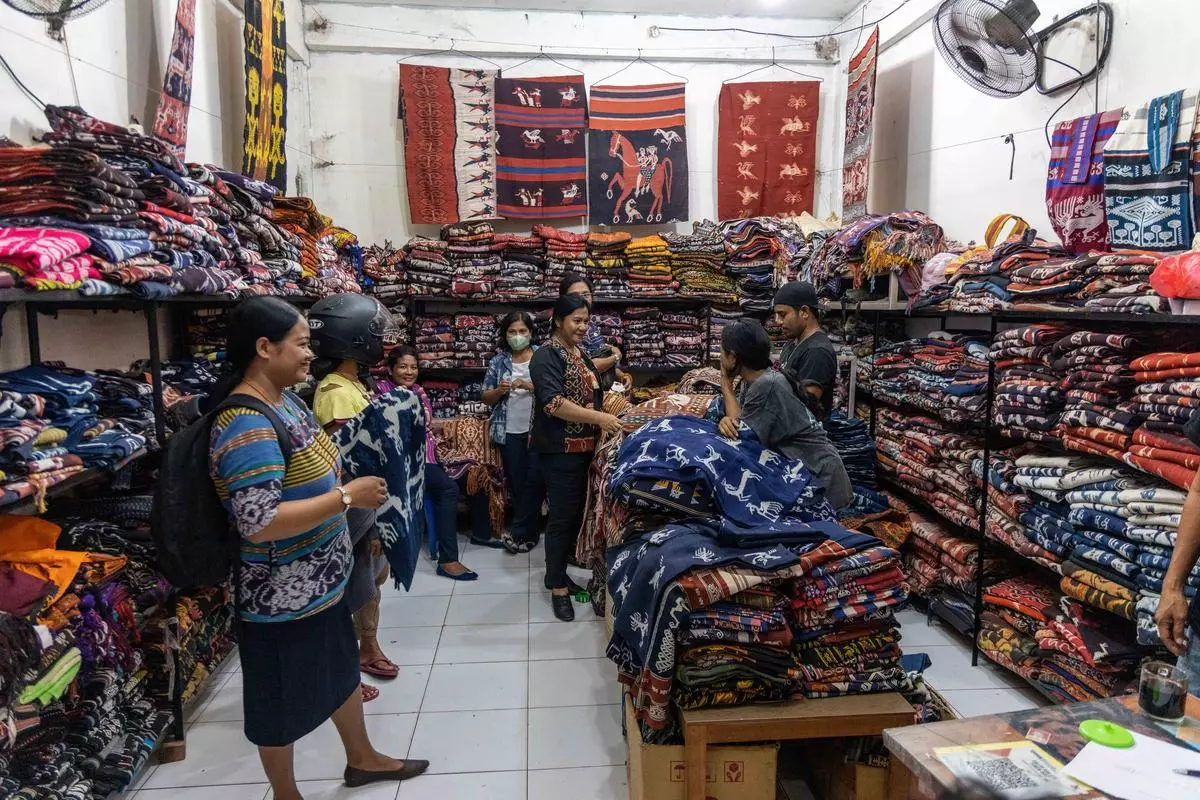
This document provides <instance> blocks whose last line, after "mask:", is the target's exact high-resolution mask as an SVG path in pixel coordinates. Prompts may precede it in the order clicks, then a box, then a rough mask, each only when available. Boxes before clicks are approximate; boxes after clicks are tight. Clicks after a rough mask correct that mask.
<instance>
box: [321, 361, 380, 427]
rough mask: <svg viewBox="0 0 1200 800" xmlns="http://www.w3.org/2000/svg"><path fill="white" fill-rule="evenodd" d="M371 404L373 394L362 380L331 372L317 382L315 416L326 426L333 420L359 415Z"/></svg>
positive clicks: (342, 419) (322, 425)
mask: <svg viewBox="0 0 1200 800" xmlns="http://www.w3.org/2000/svg"><path fill="white" fill-rule="evenodd" d="M370 404H371V395H370V394H369V393H368V392H367V387H366V386H363V385H362V383H361V382H360V381H358V380H356V379H354V378H347V377H346V376H345V375H339V374H338V373H336V372H331V373H329V374H328V375H326V376H325V377H324V378H322V379H321V382H320V383H318V384H317V394H316V397H315V398H314V399H313V416H315V417H316V418H317V422H318V423H320V425H321V427H325V426H326V425H328V424H329V423H331V422H337V421H345V420H348V419H353V418H354V417H357V416H358V415H359V414H361V413H362V412H363V409H365V408H366V407H367V406H369V405H370Z"/></svg>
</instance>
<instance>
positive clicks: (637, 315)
mask: <svg viewBox="0 0 1200 800" xmlns="http://www.w3.org/2000/svg"><path fill="white" fill-rule="evenodd" d="M621 316H622V317H623V319H624V323H623V325H622V333H623V336H624V339H625V349H624V350H622V354H623V355H624V356H625V363H627V364H628V365H629V366H631V367H656V366H659V365H660V364H662V363H663V361H664V360H665V358H666V355H667V343H666V340H665V339H664V338H663V330H662V312H661V311H659V310H658V309H657V308H654V307H653V306H637V307H634V308H627V309H625V311H624V312H623V313H622V315H621ZM692 363H695V361H693V362H692Z"/></svg>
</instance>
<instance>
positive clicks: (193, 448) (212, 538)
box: [150, 394, 292, 589]
mask: <svg viewBox="0 0 1200 800" xmlns="http://www.w3.org/2000/svg"><path fill="white" fill-rule="evenodd" d="M227 408H248V409H250V410H252V411H257V412H258V413H260V414H262V415H263V416H264V417H266V418H267V419H268V420H270V422H271V425H272V426H274V428H275V435H276V436H277V437H278V438H279V449H280V450H281V451H282V452H283V463H284V469H285V470H286V469H287V465H288V463H289V462H290V461H291V457H292V439H291V435H290V434H289V433H288V430H287V428H286V427H285V426H284V424H283V420H282V419H280V418H279V415H278V414H276V413H275V411H274V410H272V409H271V407H270V406H269V405H267V404H266V403H264V402H263V401H261V400H258V399H257V398H254V397H251V396H250V395H245V394H232V395H230V396H229V397H227V398H225V400H224V401H223V402H222V403H221V404H220V405H219V406H217V407H216V408H215V409H213V410H212V411H210V412H208V413H207V414H205V415H204V416H202V417H200V419H198V420H196V421H195V422H193V423H192V424H191V425H188V426H187V427H186V428H184V429H183V430H181V431H179V432H178V433H176V434H175V435H174V436H172V437H171V439H170V440H169V441H168V442H167V446H166V448H164V450H163V456H162V466H161V467H160V468H159V471H158V486H157V488H156V489H155V492H154V505H153V508H152V509H151V511H150V530H151V533H152V535H153V537H154V544H155V546H156V547H157V548H158V569H159V571H160V572H162V574H163V576H164V577H165V578H166V579H167V581H168V582H169V583H170V584H171V585H172V586H174V587H176V588H179V589H199V588H205V587H208V586H216V585H217V584H220V583H223V582H224V581H226V580H228V579H229V574H230V571H231V569H232V568H233V566H234V565H235V564H236V563H237V561H238V559H239V539H238V535H237V533H236V532H235V530H234V528H233V525H232V524H231V523H230V519H229V512H228V511H226V510H225V507H224V506H223V505H221V500H220V498H219V497H218V496H217V489H216V487H215V486H214V485H213V481H212V478H211V476H210V475H209V449H210V442H211V438H212V426H213V421H214V420H215V419H216V417H217V414H218V413H219V412H221V411H222V410H224V409H227Z"/></svg>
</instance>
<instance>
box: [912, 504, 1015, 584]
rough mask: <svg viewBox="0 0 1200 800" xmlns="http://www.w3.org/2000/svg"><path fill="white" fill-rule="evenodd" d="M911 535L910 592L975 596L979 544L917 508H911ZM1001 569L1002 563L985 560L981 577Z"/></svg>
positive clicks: (993, 574)
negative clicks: (952, 593) (953, 593)
mask: <svg viewBox="0 0 1200 800" xmlns="http://www.w3.org/2000/svg"><path fill="white" fill-rule="evenodd" d="M909 519H910V521H911V523H912V536H910V537H909V538H908V541H907V543H906V545H905V554H904V567H905V576H906V580H907V581H908V584H909V587H910V588H911V589H912V591H913V593H915V594H918V595H921V596H923V597H931V596H932V595H935V594H937V593H939V592H944V591H954V592H958V593H959V594H960V595H962V596H963V597H967V598H973V597H975V589H976V577H977V575H978V570H979V545H978V544H976V543H975V542H972V541H970V540H968V539H964V538H962V537H961V536H955V535H954V533H953V532H952V530H951V528H950V526H949V525H947V524H946V523H945V522H943V521H942V520H940V519H938V518H936V517H934V516H931V515H929V514H925V513H923V512H920V511H916V510H910V511H909ZM1001 572H1002V562H1001V561H1000V560H999V559H996V558H990V559H988V562H987V564H985V565H984V576H985V577H995V576H996V575H998V574H1000V573H1001Z"/></svg>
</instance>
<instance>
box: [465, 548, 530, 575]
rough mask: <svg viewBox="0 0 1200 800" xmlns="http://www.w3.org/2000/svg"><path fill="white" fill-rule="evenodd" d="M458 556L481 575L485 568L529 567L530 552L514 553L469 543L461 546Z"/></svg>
mask: <svg viewBox="0 0 1200 800" xmlns="http://www.w3.org/2000/svg"><path fill="white" fill-rule="evenodd" d="M458 557H459V558H460V559H461V560H462V562H463V563H464V564H466V565H468V566H470V568H471V569H473V570H475V571H476V572H479V573H480V574H481V575H482V571H483V570H485V569H488V570H491V569H525V570H527V569H529V553H517V554H516V555H513V554H512V553H509V552H508V551H507V550H497V549H495V548H493V547H480V546H478V545H473V544H469V545H466V546H465V547H460V548H459V554H458Z"/></svg>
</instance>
